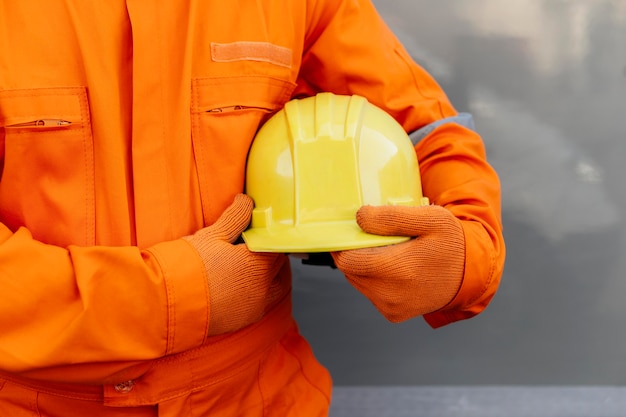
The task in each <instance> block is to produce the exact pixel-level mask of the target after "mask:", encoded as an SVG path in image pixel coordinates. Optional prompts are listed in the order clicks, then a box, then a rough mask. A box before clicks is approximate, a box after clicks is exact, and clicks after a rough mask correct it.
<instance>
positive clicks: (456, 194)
mask: <svg viewBox="0 0 626 417" xmlns="http://www.w3.org/2000/svg"><path fill="white" fill-rule="evenodd" d="M308 13H309V16H308V18H309V24H310V25H312V28H311V29H309V31H308V38H307V43H306V44H305V54H304V57H303V62H302V66H303V69H302V71H301V76H300V79H299V81H298V88H297V89H296V95H312V94H315V93H317V92H321V91H331V92H334V93H336V94H359V95H362V96H364V97H366V98H367V99H368V100H369V101H370V102H372V103H374V104H376V105H377V106H379V107H381V108H383V109H384V110H386V111H387V112H389V113H390V114H391V115H392V116H394V118H395V119H396V120H398V121H399V122H400V123H401V124H402V125H403V127H404V128H405V130H406V131H407V132H413V131H416V130H418V129H422V128H425V127H427V126H429V125H433V126H434V125H435V124H437V123H436V122H437V121H441V119H445V118H451V119H454V117H455V116H457V112H456V110H455V109H454V108H453V106H452V105H451V103H450V102H449V100H448V98H447V96H446V94H445V92H444V91H443V90H442V89H441V87H440V86H439V85H438V83H437V82H436V81H435V80H434V79H433V78H432V77H431V76H430V75H429V74H428V73H427V72H426V71H425V70H424V69H423V68H422V67H420V66H419V65H418V64H416V63H415V62H414V61H413V59H412V58H411V57H410V56H409V54H408V53H407V52H406V50H405V49H404V47H403V46H402V45H401V44H400V42H399V41H398V40H397V38H396V37H395V35H394V34H393V33H392V32H391V30H390V29H389V28H388V27H387V26H386V24H385V23H384V21H383V20H382V19H381V18H380V16H379V15H378V13H377V11H376V10H375V8H374V6H373V5H372V3H371V2H370V0H343V1H330V0H318V1H317V2H312V5H311V6H310V8H309V11H308ZM416 152H417V155H418V159H419V162H420V171H421V175H422V186H423V189H424V194H425V195H426V196H428V197H429V198H430V199H431V201H432V202H433V203H435V204H439V205H442V206H445V207H447V208H449V209H450V210H452V212H453V213H454V214H455V216H456V217H457V218H459V219H461V220H462V221H463V228H464V232H465V240H466V264H465V274H464V278H463V282H462V285H461V288H460V290H459V292H458V294H457V295H456V297H455V298H454V300H452V302H451V303H450V304H449V305H447V306H446V307H445V308H443V309H442V310H440V311H438V312H435V313H431V314H427V315H426V316H425V319H426V321H427V322H428V323H429V324H430V325H431V326H433V327H439V326H443V325H445V324H448V323H451V322H453V321H457V320H461V319H466V318H469V317H472V316H474V315H476V314H478V313H480V312H481V311H482V310H483V309H484V308H485V307H486V306H487V304H488V303H489V301H490V300H491V298H492V297H493V295H494V294H495V292H496V290H497V288H498V285H499V282H500V277H501V275H502V271H503V265H504V258H505V246H504V240H503V236H502V224H501V218H500V183H499V179H498V176H497V174H496V172H495V171H494V170H493V169H492V167H491V166H490V165H489V164H488V162H487V160H486V154H485V150H484V146H483V142H482V139H481V138H480V136H478V135H477V134H476V133H474V132H473V131H472V130H469V129H466V128H464V127H461V126H460V125H459V124H456V123H453V122H449V123H443V124H441V126H438V127H436V128H433V129H432V131H430V133H428V134H427V135H424V138H422V139H421V140H420V141H419V143H417V146H416Z"/></svg>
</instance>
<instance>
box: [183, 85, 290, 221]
mask: <svg viewBox="0 0 626 417" xmlns="http://www.w3.org/2000/svg"><path fill="white" fill-rule="evenodd" d="M294 88H295V84H294V83H292V82H290V81H287V80H282V79H277V78H271V77H267V76H254V75H246V76H243V75H242V76H232V77H216V78H201V79H195V80H194V81H193V84H192V115H191V117H192V139H193V149H194V157H195V160H196V167H197V172H198V180H199V184H200V194H201V199H202V211H203V215H204V219H205V223H206V224H211V223H213V222H214V221H215V220H216V219H217V217H218V216H219V214H220V213H221V212H222V211H223V210H224V208H225V207H226V206H227V205H228V204H230V203H231V202H232V198H233V196H234V195H235V194H237V193H239V192H242V190H243V186H244V178H245V166H246V158H247V155H248V150H249V148H250V145H251V143H252V141H253V139H254V136H255V134H256V132H257V130H258V129H259V127H260V126H261V125H262V124H263V122H264V121H266V120H267V119H268V118H269V117H270V116H271V115H272V114H274V113H275V112H276V111H277V110H279V109H280V108H282V106H283V105H284V103H285V102H287V101H288V100H289V98H290V97H291V93H292V92H293V90H294Z"/></svg>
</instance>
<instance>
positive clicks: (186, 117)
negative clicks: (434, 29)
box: [0, 0, 504, 416]
mask: <svg viewBox="0 0 626 417" xmlns="http://www.w3.org/2000/svg"><path fill="white" fill-rule="evenodd" d="M0 10H2V13H0V51H1V53H0V169H1V170H2V176H1V178H0V370H1V371H2V373H3V374H5V375H8V377H6V378H5V377H3V378H0V386H2V387H3V388H2V390H0V411H4V410H3V409H2V407H6V409H8V410H17V409H19V407H31V408H30V409H29V410H31V411H32V410H33V409H35V408H36V407H37V406H38V405H37V401H35V400H33V399H35V398H37V399H39V400H40V401H41V404H40V405H39V406H40V407H42V410H44V411H46V412H48V411H49V413H48V414H51V415H54V414H55V413H57V414H62V410H67V409H74V410H77V411H76V412H77V413H78V414H85V415H94V416H95V415H133V413H136V414H137V415H142V414H141V413H144V412H148V413H155V412H156V411H155V410H156V408H157V407H155V404H159V406H158V412H159V413H162V414H161V415H168V416H175V415H192V416H193V415H203V414H201V413H203V412H204V411H205V410H201V407H200V405H199V404H205V405H206V404H208V403H207V401H209V400H208V399H207V398H209V397H211V395H209V394H197V395H198V396H199V397H195V398H200V397H201V398H200V399H199V400H198V401H195V398H192V399H189V400H184V401H183V400H181V399H180V398H181V397H175V396H174V397H172V395H171V391H168V390H167V389H166V387H167V384H168V383H171V384H172V385H173V386H180V385H181V384H182V385H184V381H185V376H186V375H187V374H184V373H182V371H181V372H180V373H179V372H177V370H176V368H169V367H168V365H167V364H168V363H169V362H168V360H169V359H171V358H180V357H186V354H187V353H189V352H195V353H194V354H197V355H200V358H199V359H198V360H197V361H198V363H208V364H218V363H222V362H225V361H226V360H227V359H228V357H229V353H227V352H225V351H222V350H219V349H212V346H218V347H219V346H224V343H233V342H232V341H237V342H238V344H237V346H238V349H237V350H236V351H235V353H236V356H237V357H238V358H239V359H240V361H236V363H240V362H241V363H244V362H245V363H249V362H248V359H246V358H250V357H251V356H254V354H255V351H254V350H255V349H260V348H259V347H258V346H256V345H254V343H247V341H246V339H245V337H240V335H244V336H245V335H246V334H248V333H246V332H247V329H249V328H250V326H249V327H246V328H244V329H242V330H241V331H238V332H235V333H232V334H228V335H220V336H216V337H213V336H208V332H209V331H210V327H211V325H210V321H211V311H212V306H211V302H210V300H211V299H212V295H211V290H210V285H209V282H212V280H213V279H214V277H212V276H211V275H212V274H211V272H210V271H207V267H206V263H205V261H206V259H207V257H210V256H211V255H210V254H208V253H205V254H203V255H202V256H201V254H200V253H199V252H198V250H196V249H195V248H194V246H193V245H191V244H190V243H189V241H187V240H186V239H184V238H183V237H185V236H190V235H193V234H194V233H196V232H197V231H199V230H201V229H203V228H204V227H207V226H211V225H212V224H214V223H215V221H216V220H217V219H218V218H219V217H220V215H221V214H222V212H223V211H224V210H225V209H226V208H227V207H228V206H229V205H230V204H231V202H232V201H233V198H234V197H235V195H237V194H239V193H241V192H243V191H244V190H243V184H244V174H245V163H246V156H247V152H248V149H249V147H250V144H251V142H252V140H253V138H254V135H255V133H256V131H257V130H258V128H259V126H260V125H261V124H262V123H263V122H264V121H265V120H267V118H268V117H269V116H270V115H271V114H273V113H274V112H275V111H277V110H278V109H280V108H281V107H282V106H283V105H284V103H286V102H287V101H288V100H290V99H291V98H293V97H301V96H308V95H313V94H315V93H317V92H321V91H329V92H334V93H336V94H359V95H362V96H365V97H367V98H368V99H369V100H370V101H371V102H372V103H374V104H376V105H378V106H379V107H381V108H383V109H384V110H386V111H388V112H389V113H390V114H392V115H393V116H394V117H395V118H396V119H397V120H398V121H399V122H400V123H401V124H402V125H403V126H404V128H405V129H406V130H407V131H413V130H416V129H419V128H421V127H423V126H425V125H427V124H429V123H431V122H433V121H435V120H439V119H441V118H444V117H449V116H453V115H455V114H456V112H455V110H454V108H453V107H452V106H451V104H450V103H449V101H448V99H447V98H446V96H445V94H444V93H443V91H442V90H441V89H440V88H439V86H438V85H437V83H436V82H435V81H434V80H433V79H432V78H431V77H430V76H429V75H428V74H427V73H426V72H425V71H424V70H423V69H422V68H421V67H419V66H418V65H416V64H415V63H414V62H413V61H412V60H411V59H410V57H409V56H408V54H407V53H406V51H405V50H404V49H403V48H402V46H401V45H400V44H399V42H398V41H397V40H396V38H395V37H394V36H393V35H392V33H391V32H390V31H389V29H388V28H387V27H386V26H385V24H384V23H383V21H382V20H381V19H380V17H379V16H378V15H377V13H376V11H375V9H374V7H373V6H372V4H371V3H370V2H369V0H341V1H337V0H301V1H293V0H259V1H256V2H243V1H235V2H224V1H222V2H217V1H199V0H188V1H182V2H181V1H178V0H163V1H159V2H156V1H145V0H125V1H121V0H111V1H103V2H84V1H74V0H54V1H49V0H23V1H22V0H20V1H13V0H0ZM285 22H288V24H285ZM241 42H253V44H252V45H256V43H255V42H259V43H262V44H264V45H265V44H271V45H275V46H276V47H277V48H273V47H271V48H266V47H261V48H254V54H255V56H253V57H252V58H254V59H247V58H246V55H247V54H248V51H246V50H245V49H246V48H244V49H243V50H241V49H239V51H240V52H237V50H238V49H237V48H238V47H227V49H226V51H227V52H228V54H236V53H238V54H239V55H237V56H236V57H235V58H236V59H231V58H232V57H231V56H229V59H228V60H224V59H221V58H224V56H223V51H220V52H218V56H217V57H215V58H216V59H214V57H213V56H212V45H215V44H220V45H229V44H232V45H241ZM285 49H288V50H290V51H291V54H286V53H285ZM241 51H243V52H241ZM277 51H281V52H280V54H278V55H277V54H276V52H277ZM265 52H267V53H268V55H267V56H266V57H264V56H261V57H260V58H262V59H258V58H259V55H262V54H263V53H265ZM286 57H291V62H290V64H289V65H284V64H285V62H283V61H284V60H285V59H286ZM248 58H250V57H248ZM277 59H278V61H280V62H279V63H278V64H277V63H276V60H277ZM38 120H51V121H55V120H56V121H57V123H54V122H50V123H46V124H45V125H41V124H40V123H37V121H38ZM416 152H417V154H418V157H419V159H420V168H421V171H422V185H423V188H424V193H425V195H427V196H428V197H429V198H430V199H431V201H433V202H434V203H436V204H438V205H441V206H444V207H446V208H447V209H449V210H450V211H451V212H452V213H454V215H455V216H456V217H457V218H459V219H460V220H461V221H462V225H463V229H464V236H465V240H466V265H465V274H464V277H463V282H462V284H461V287H460V289H459V290H458V293H457V295H456V296H455V297H454V299H453V300H452V301H451V302H450V303H449V304H448V305H447V306H445V307H444V308H443V309H441V310H439V311H437V312H434V313H430V314H427V315H426V316H425V318H426V319H427V320H428V321H429V323H431V325H434V326H439V325H444V324H447V323H450V322H452V321H455V320H459V319H463V318H468V317H471V316H472V315H475V314H477V313H479V312H480V311H482V310H483V309H484V308H485V306H486V305H487V303H488V302H489V300H490V299H491V297H492V296H493V294H494V293H495V290H496V288H497V285H498V281H499V278H500V274H501V271H502V264H503V260H504V246H503V243H502V237H501V225H500V218H499V210H500V206H499V195H500V194H499V192H500V190H499V183H498V180H497V176H496V174H495V173H494V172H493V170H492V169H491V168H490V167H489V165H488V164H487V163H486V161H485V153H484V149H483V146H482V142H481V140H480V137H478V136H477V135H476V134H474V133H472V132H470V131H468V130H466V129H463V128H461V127H460V126H457V125H444V126H442V127H439V128H438V129H436V130H434V131H433V132H432V133H431V134H430V135H429V136H428V137H427V138H426V139H424V140H422V142H420V143H419V144H418V145H417V146H416ZM444 179H445V180H444ZM201 250H203V249H201ZM206 250H207V251H209V249H206ZM218 255H219V253H216V254H215V256H218ZM209 269H210V268H209ZM207 274H208V275H207ZM278 274H279V275H280V276H281V277H280V278H279V281H280V282H283V283H284V284H285V287H286V288H285V292H286V293H288V288H287V286H288V285H289V279H288V276H289V274H290V271H289V265H288V264H287V263H285V264H284V265H283V266H282V268H281V269H280V271H279V272H278ZM214 291H215V290H214ZM277 308H279V307H277ZM218 310H219V308H218ZM275 310H276V309H272V310H271V311H270V312H269V313H268V315H269V314H273V312H274V311H275ZM290 320H291V318H290V313H289V312H287V313H286V314H284V315H282V316H280V318H278V319H276V320H273V319H272V320H268V319H267V317H264V318H263V319H261V320H260V321H259V322H257V323H256V324H253V325H252V326H251V327H253V328H255V329H256V328H260V329H262V330H261V331H260V332H261V333H267V334H271V335H272V337H273V338H272V339H271V340H270V341H269V342H268V344H266V345H263V347H262V349H264V350H263V355H265V356H264V358H265V359H264V360H265V361H266V363H267V364H268V365H267V367H266V368H263V367H259V366H258V362H254V361H253V362H251V363H253V365H249V366H250V367H249V368H246V369H249V373H247V374H246V377H242V378H241V379H240V380H238V381H237V383H236V385H238V386H243V385H245V384H248V385H247V386H252V385H254V384H256V386H258V387H260V388H259V389H260V390H261V391H263V392H269V393H272V392H275V393H278V392H280V391H281V390H282V391H284V392H291V393H292V394H289V395H287V394H285V397H284V398H285V400H284V401H283V400H281V398H280V396H275V397H273V398H274V400H272V401H274V404H276V407H278V404H282V406H281V408H276V409H277V410H278V411H276V412H273V411H272V408H271V407H268V406H266V407H267V408H266V409H265V415H281V416H285V415H299V416H308V415H318V414H319V415H323V414H324V410H327V408H328V398H329V396H330V380H329V379H328V378H326V377H323V375H326V374H325V371H324V370H323V367H322V366H321V365H320V364H318V363H317V362H316V361H315V358H314V356H313V355H312V353H311V352H310V350H309V349H308V346H307V345H306V342H304V341H303V340H302V339H301V337H300V336H299V335H298V334H297V331H296V330H295V329H293V328H292V329H291V330H284V331H283V332H282V334H275V332H274V331H273V329H286V328H287V327H286V326H278V324H279V323H290ZM279 333H280V332H279ZM228 341H231V342H228ZM228 346H231V344H229V345H228ZM244 359H245V360H244ZM255 363H256V365H254V364H255ZM281 364H284V366H285V369H284V370H283V368H282V367H281ZM165 369H167V370H168V371H169V372H168V373H163V370H165ZM180 369H181V370H182V369H183V368H182V367H181V368H180ZM263 369H265V371H264V370H263ZM277 369H280V372H279V375H278V376H276V375H274V374H276V373H277V372H278V371H276V370H277ZM197 370H198V372H205V368H201V367H198V368H197ZM270 370H271V371H270ZM227 374H228V375H230V374H229V373H228V372H227V371H223V373H222V374H221V376H220V375H212V374H210V372H208V371H206V372H205V374H202V375H196V376H195V377H197V378H200V379H202V380H205V381H206V380H208V379H209V375H210V376H211V377H210V379H211V380H212V381H224V380H225V379H227V378H226V377H227ZM156 375H158V376H159V377H163V376H164V375H165V381H157V380H155V379H154V378H157V376H156ZM268 375H272V377H271V378H270V377H268ZM9 377H10V378H9ZM315 377H318V379H315ZM203 378H204V379H203ZM9 379H10V380H11V381H13V382H5V383H3V381H5V380H9ZM257 379H258V380H259V381H261V382H258V381H257ZM129 380H133V381H135V385H134V389H133V390H132V391H131V392H129V393H124V392H121V393H117V394H116V395H117V396H119V397H122V398H128V402H127V404H128V405H127V406H124V405H121V404H116V406H119V407H121V408H120V409H119V410H116V411H112V410H113V408H110V409H109V408H107V406H106V404H105V403H106V402H102V401H104V400H103V399H102V398H101V397H98V396H97V395H96V399H95V400H89V401H95V403H96V404H97V405H95V406H93V410H98V411H93V412H92V408H90V407H91V406H89V407H88V406H87V405H86V403H81V402H80V401H78V402H76V401H71V400H70V399H69V398H68V396H67V395H66V394H59V395H52V394H51V392H52V390H51V388H50V387H52V386H56V385H55V384H59V383H62V384H72V387H71V388H70V389H69V390H70V391H71V392H74V393H75V392H87V393H90V392H92V390H94V388H95V389H96V390H99V391H100V392H102V391H104V392H106V393H111V392H113V391H112V390H114V387H115V386H116V384H119V383H122V382H125V381H129ZM253 380H254V381H257V382H254V381H253ZM304 380H310V381H315V382H316V383H317V384H318V386H315V387H313V386H311V385H310V384H306V383H304V382H302V381H304ZM33 381H38V384H39V385H37V387H36V388H28V389H26V388H25V387H33V386H34V383H33ZM181 381H183V382H181ZM41 384H43V385H41ZM159 384H163V385H159ZM188 384H189V385H188V386H187V388H186V391H185V390H183V391H185V392H190V391H193V390H194V389H196V388H198V386H195V385H193V384H192V383H191V382H189V383H188ZM155 385H159V386H160V387H161V388H162V389H161V388H160V389H158V390H156V391H154V392H156V394H154V395H151V396H150V401H151V402H152V403H153V404H152V405H142V406H138V407H149V410H150V411H145V410H146V409H144V408H141V409H140V408H130V407H134V404H138V403H139V402H137V393H141V392H144V391H143V389H142V387H152V386H155ZM216 386H220V384H219V383H218V384H217V385H216ZM227 386H228V384H225V388H224V389H225V391H224V392H225V393H226V394H223V396H222V397H221V398H230V397H229V395H230V394H229V392H230V393H232V392H234V391H228V389H229V388H227ZM16 387H20V388H19V390H26V393H24V395H21V394H20V395H17V394H16V395H13V394H12V393H13V392H16V391H19V390H18V388H16ZM198 389H200V388H198ZM200 391H202V392H205V393H206V391H203V390H200ZM200 391H198V392H200ZM55 392H56V391H55ZM61 392H62V393H65V392H66V391H64V389H61ZM181 392H182V391H181ZM193 392H195V391H193ZM7 393H10V394H7ZM81 395H82V394H81ZM84 395H88V394H84ZM89 395H91V394H89ZM181 395H182V394H181ZM185 395H187V394H185ZM189 395H190V396H191V397H194V395H195V394H193V395H192V394H189ZM215 395H216V398H217V397H219V395H218V394H215ZM277 395H278V394H277ZM270 396H271V395H270ZM253 397H256V398H260V397H257V394H254V395H252V394H251V396H250V397H245V398H244V397H236V396H233V397H232V398H230V401H232V402H238V401H241V407H243V408H246V407H247V408H246V413H248V414H253V415H254V413H255V412H256V414H257V415H258V414H260V412H259V407H260V406H259V403H258V401H256V400H253V399H252V398H253ZM261 397H262V398H265V397H263V396H261ZM294 397H298V398H302V399H303V400H302V401H301V402H296V401H293V398H294ZM72 398H82V397H81V396H78V397H76V396H73V397H72ZM89 398H92V397H89ZM246 398H247V399H246ZM304 399H306V400H304ZM248 400H249V402H248ZM98 401H100V402H98ZM133 401H135V403H133ZM165 403H168V404H169V405H170V406H169V408H168V407H167V406H165V405H164V404H165ZM81 404H83V405H85V407H86V408H85V412H84V413H81V412H80V409H81ZM89 404H92V403H89ZM190 404H191V405H194V407H198V411H197V412H196V411H195V410H194V409H193V407H192V406H191V405H190ZM13 406H15V407H14V408H10V407H13ZM206 406H207V407H209V406H210V405H206ZM176 407H180V412H178V411H176V412H175V411H172V410H175V409H176ZM185 407H187V408H185ZM53 409H54V410H61V412H56V411H53ZM105 409H106V411H105ZM162 410H170V411H162ZM114 412H117V413H118V414H113V413H114ZM97 413H100V414H97ZM106 413H110V414H106ZM216 413H219V412H218V411H216ZM0 414H7V415H19V413H18V412H17V411H16V412H15V413H13V412H11V413H2V412H0ZM42 414H45V413H44V412H43V411H42ZM204 414H206V413H204ZM147 415H150V414H147ZM218 415H220V414H218ZM221 415H232V413H231V414H229V413H228V412H226V411H225V412H223V413H222V414H221ZM239 415H244V413H243V412H241V413H239Z"/></svg>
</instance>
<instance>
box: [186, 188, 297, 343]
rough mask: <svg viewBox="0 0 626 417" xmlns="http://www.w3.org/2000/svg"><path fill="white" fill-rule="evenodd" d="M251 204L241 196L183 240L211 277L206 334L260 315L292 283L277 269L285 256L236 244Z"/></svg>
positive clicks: (234, 327) (240, 325) (226, 329)
mask: <svg viewBox="0 0 626 417" xmlns="http://www.w3.org/2000/svg"><path fill="white" fill-rule="evenodd" d="M253 206H254V203H253V202H252V199H251V198H250V197H248V196H247V195H245V194H239V195H237V196H235V199H234V201H233V203H232V204H231V205H230V206H229V207H228V208H227V209H226V210H225V211H224V213H222V215H221V216H220V218H219V219H217V221H216V222H215V223H214V224H213V225H211V226H209V227H205V228H204V229H201V230H199V231H198V232H196V233H195V234H194V235H193V236H187V237H185V239H186V240H187V241H188V242H189V243H191V245H192V246H193V247H194V248H195V249H196V250H197V251H198V252H199V253H200V256H201V257H202V260H203V262H204V266H205V268H206V273H207V277H208V279H209V298H210V303H211V305H210V317H209V335H217V334H222V333H228V332H232V331H235V330H239V329H241V328H243V327H245V326H247V325H249V324H252V323H254V322H256V321H258V320H260V319H261V317H263V315H264V313H265V312H266V311H267V310H269V309H270V308H271V307H272V306H274V305H275V304H276V303H277V302H278V301H280V300H281V299H282V298H283V296H284V295H285V294H286V293H287V292H288V291H289V288H290V282H288V279H287V278H281V277H285V274H278V271H279V270H280V269H281V267H282V266H283V265H284V263H285V262H287V256H285V255H283V254H278V253H252V252H250V251H249V250H248V247H247V246H246V245H245V244H243V243H240V244H234V243H235V241H237V239H238V238H239V236H240V235H241V232H243V231H244V230H245V229H246V227H247V226H248V224H249V223H250V218H251V216H252V208H253Z"/></svg>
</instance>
